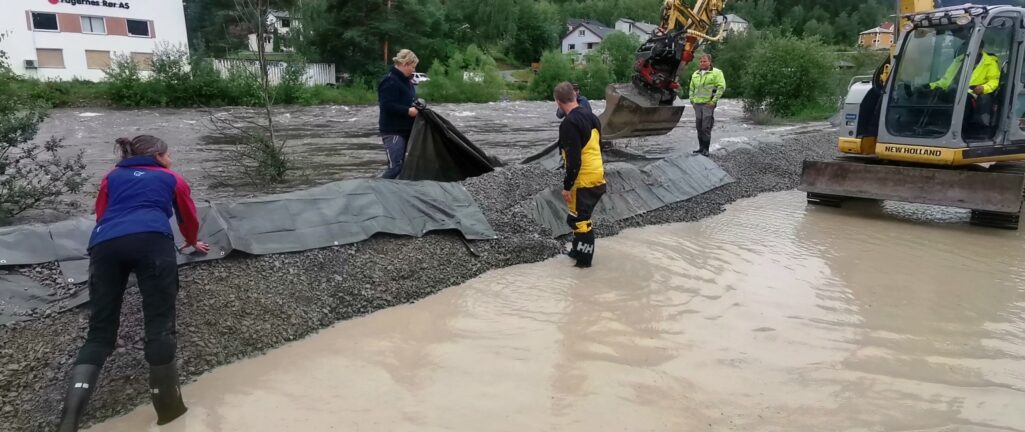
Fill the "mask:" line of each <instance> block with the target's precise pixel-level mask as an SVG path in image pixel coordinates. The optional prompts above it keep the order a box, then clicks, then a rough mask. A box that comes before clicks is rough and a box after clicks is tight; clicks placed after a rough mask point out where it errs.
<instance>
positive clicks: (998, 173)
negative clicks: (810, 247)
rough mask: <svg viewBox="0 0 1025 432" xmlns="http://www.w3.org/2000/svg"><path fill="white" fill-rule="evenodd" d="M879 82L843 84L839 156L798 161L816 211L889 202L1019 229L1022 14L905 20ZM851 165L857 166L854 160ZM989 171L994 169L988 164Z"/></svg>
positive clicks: (964, 9) (954, 10)
mask: <svg viewBox="0 0 1025 432" xmlns="http://www.w3.org/2000/svg"><path fill="white" fill-rule="evenodd" d="M906 18H907V19H908V22H909V24H908V25H907V26H906V27H905V28H904V29H903V31H902V33H903V34H902V37H901V40H900V44H899V46H898V49H897V51H896V56H895V57H894V58H893V61H892V68H891V69H890V73H889V75H888V77H887V78H882V77H883V76H884V74H881V73H877V74H876V76H875V77H873V79H872V80H870V81H868V82H860V83H857V84H855V85H853V86H852V87H851V90H850V92H849V94H848V97H847V99H846V103H845V106H844V110H843V117H842V118H843V122H844V123H843V124H842V126H841V129H840V131H841V137H840V140H839V148H840V151H841V152H842V153H844V154H845V155H847V157H844V158H841V159H840V160H837V161H832V162H816V161H806V162H805V165H804V170H803V172H802V176H801V184H800V186H799V189H800V190H803V191H806V192H808V201H809V203H812V204H826V205H834V206H839V205H840V204H841V203H842V202H843V201H844V200H845V199H847V198H868V199H885V200H896V201H906V202H916V203H924V204H934V205H942V206H952V207H961V208H967V209H971V210H972V222H974V223H978V224H983V225H992V226H999V227H1004V228H1015V229H1016V228H1017V227H1018V220H1019V216H1020V213H1021V210H1022V205H1023V199H1022V192H1023V185H1025V176H1023V172H1025V170H1023V169H1022V167H1021V166H1020V165H1016V164H1008V163H1006V162H1008V161H1023V160H1025V129H1022V124H1023V123H1022V122H1021V121H1020V119H1019V118H1013V117H1012V115H1011V113H1019V117H1020V114H1021V113H1025V87H1023V83H1025V69H1023V68H1022V58H1023V55H1025V44H1023V43H1025V30H1023V28H1025V9H1022V8H1017V7H1011V6H994V7H986V6H973V5H965V6H956V7H949V8H942V9H936V10H933V11H929V12H926V13H920V14H914V15H909V16H907V17H906ZM851 156H854V157H851ZM991 163H995V164H991Z"/></svg>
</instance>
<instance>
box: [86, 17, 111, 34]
mask: <svg viewBox="0 0 1025 432" xmlns="http://www.w3.org/2000/svg"><path fill="white" fill-rule="evenodd" d="M82 33H92V34H107V26H106V24H105V23H104V22H103V18H100V17H91V16H84V17H82Z"/></svg>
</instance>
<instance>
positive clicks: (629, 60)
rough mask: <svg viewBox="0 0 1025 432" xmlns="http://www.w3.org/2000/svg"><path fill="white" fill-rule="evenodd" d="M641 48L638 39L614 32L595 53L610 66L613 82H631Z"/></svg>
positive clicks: (602, 61)
mask: <svg viewBox="0 0 1025 432" xmlns="http://www.w3.org/2000/svg"><path fill="white" fill-rule="evenodd" d="M640 46H641V42H640V40H638V39H637V37H635V36H633V35H629V34H626V33H623V32H621V31H614V32H612V33H609V35H608V36H606V37H605V40H603V41H602V42H601V45H598V48H597V49H596V50H595V51H596V52H597V59H598V60H599V61H600V62H601V63H604V64H605V65H607V66H608V69H609V76H610V78H611V79H612V80H613V82H630V79H631V78H632V77H633V75H634V58H635V53H636V52H637V48H638V47H640ZM589 64H590V63H589ZM603 91H604V90H603Z"/></svg>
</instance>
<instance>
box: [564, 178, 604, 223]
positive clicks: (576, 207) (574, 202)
mask: <svg viewBox="0 0 1025 432" xmlns="http://www.w3.org/2000/svg"><path fill="white" fill-rule="evenodd" d="M605 190H606V186H605V185H599V186H595V187H589V188H573V190H571V191H570V196H571V198H570V202H569V215H568V216H566V224H567V225H569V227H570V229H572V230H573V233H574V234H586V233H589V232H591V214H592V213H594V208H595V207H596V206H597V205H598V201H601V197H602V195H605Z"/></svg>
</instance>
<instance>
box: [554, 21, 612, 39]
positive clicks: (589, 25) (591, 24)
mask: <svg viewBox="0 0 1025 432" xmlns="http://www.w3.org/2000/svg"><path fill="white" fill-rule="evenodd" d="M581 27H583V28H585V29H587V30H590V31H591V33H594V34H596V35H598V37H599V38H601V39H605V37H606V36H608V35H609V33H612V32H614V31H616V29H611V28H608V27H605V26H604V25H602V24H600V23H598V22H595V21H581V22H580V23H578V24H577V25H575V26H573V27H571V28H570V29H569V32H567V33H566V35H565V36H563V38H564V39H565V38H566V36H569V35H571V34H573V32H575V31H577V29H578V28H581Z"/></svg>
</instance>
